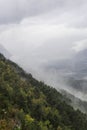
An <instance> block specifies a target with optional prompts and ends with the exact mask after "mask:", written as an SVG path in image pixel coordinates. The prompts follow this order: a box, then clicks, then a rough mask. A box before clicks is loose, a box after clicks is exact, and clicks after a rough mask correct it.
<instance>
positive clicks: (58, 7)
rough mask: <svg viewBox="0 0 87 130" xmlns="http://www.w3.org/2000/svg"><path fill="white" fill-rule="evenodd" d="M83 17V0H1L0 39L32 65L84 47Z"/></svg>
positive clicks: (86, 27)
mask: <svg viewBox="0 0 87 130" xmlns="http://www.w3.org/2000/svg"><path fill="white" fill-rule="evenodd" d="M86 21H87V1H86V0H0V43H1V44H2V45H4V46H5V47H6V49H7V50H8V51H9V52H10V53H11V54H12V55H13V58H14V59H15V60H16V61H17V62H20V61H21V62H20V63H21V64H23V65H24V66H26V68H28V66H29V65H30V67H31V68H32V69H33V66H35V64H36V67H38V65H40V64H41V63H43V62H47V61H50V60H57V59H60V58H68V57H70V56H72V55H73V54H74V53H77V52H78V51H80V50H82V49H85V48H87V45H86V41H87V22H86ZM24 60H25V62H23V61H24Z"/></svg>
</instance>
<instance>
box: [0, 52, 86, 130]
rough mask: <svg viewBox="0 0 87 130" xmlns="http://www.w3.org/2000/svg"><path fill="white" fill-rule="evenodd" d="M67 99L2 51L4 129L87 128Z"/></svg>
mask: <svg viewBox="0 0 87 130" xmlns="http://www.w3.org/2000/svg"><path fill="white" fill-rule="evenodd" d="M67 100H69V99H67ZM67 100H66V99H65V98H64V96H62V95H61V94H60V93H59V92H57V90H56V89H54V88H52V87H50V86H47V85H45V84H44V83H43V82H39V81H37V80H35V79H34V78H33V77H32V75H31V74H27V73H26V72H25V71H23V69H21V68H20V67H19V66H18V65H16V64H15V63H13V62H11V61H9V60H7V59H6V58H5V57H4V56H3V55H2V54H0V130H87V116H86V115H85V114H83V113H81V112H80V111H79V110H76V111H75V110H74V109H73V108H72V107H71V106H69V105H68V104H67Z"/></svg>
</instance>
